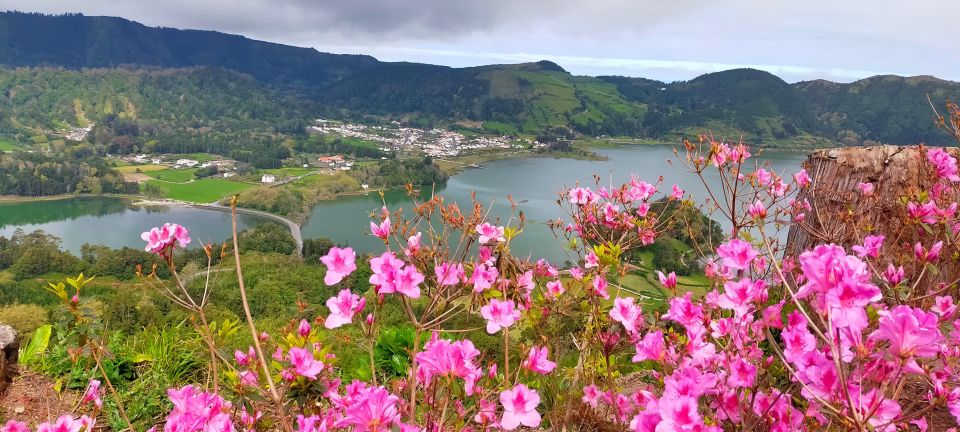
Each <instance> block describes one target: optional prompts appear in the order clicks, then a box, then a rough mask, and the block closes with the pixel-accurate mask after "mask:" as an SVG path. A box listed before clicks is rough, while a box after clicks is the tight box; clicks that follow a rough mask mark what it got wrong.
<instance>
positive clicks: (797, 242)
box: [787, 145, 960, 275]
mask: <svg viewBox="0 0 960 432" xmlns="http://www.w3.org/2000/svg"><path fill="white" fill-rule="evenodd" d="M946 150H947V151H948V152H950V153H951V154H953V155H954V156H955V157H956V156H958V155H960V151H958V149H956V148H950V149H946ZM804 167H805V168H806V170H807V173H808V174H809V175H810V177H811V184H810V186H809V187H807V188H805V189H802V190H801V191H800V192H799V193H798V195H797V200H798V202H803V200H807V201H808V202H809V203H810V206H811V210H809V211H806V212H805V218H804V220H803V221H802V222H800V223H798V224H795V225H793V226H792V227H791V228H790V232H789V234H788V236H787V253H788V254H790V255H792V256H797V255H798V254H800V253H801V252H803V251H804V250H807V249H810V248H812V247H814V246H815V245H817V244H825V243H835V244H838V245H841V246H844V247H846V248H848V250H849V248H850V247H851V246H853V245H855V244H859V243H861V242H862V241H863V238H864V237H865V236H867V235H871V234H883V235H884V236H885V237H886V241H885V243H884V244H885V245H887V246H888V247H885V248H884V249H885V250H887V249H893V248H891V247H894V246H895V247H896V248H899V249H900V250H903V248H901V246H906V245H909V246H910V247H912V245H913V244H914V243H916V242H917V241H919V240H920V239H921V236H920V233H919V232H918V231H917V227H916V226H910V227H908V226H906V221H907V220H908V216H907V212H906V206H905V201H904V200H911V201H915V202H919V203H923V202H925V198H922V196H921V194H922V193H923V192H924V191H929V190H930V189H931V187H932V186H933V184H934V183H935V182H936V180H937V176H936V171H935V169H934V168H933V166H932V165H931V164H930V163H929V162H927V158H926V148H925V147H924V146H906V147H900V146H892V145H883V146H874V147H849V148H834V149H824V150H817V151H815V152H814V153H812V154H810V156H809V157H808V158H807V161H806V162H805V164H804ZM860 183H871V184H873V186H874V192H873V194H872V195H864V194H862V193H861V192H860V190H859V188H858V185H859V184H860ZM926 246H929V245H926ZM908 250H912V249H908ZM881 258H882V260H881V262H882V261H884V260H888V259H892V258H894V257H887V256H881ZM904 258H906V257H900V261H902V260H903V259H904ZM940 264H941V265H942V268H941V271H946V272H952V274H956V275H960V266H958V263H957V261H956V260H949V262H948V261H947V260H944V261H943V262H941V263H940Z"/></svg>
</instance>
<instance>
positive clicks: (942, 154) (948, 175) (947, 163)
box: [927, 147, 960, 182]
mask: <svg viewBox="0 0 960 432" xmlns="http://www.w3.org/2000/svg"><path fill="white" fill-rule="evenodd" d="M927 160H928V161H930V163H931V164H933V165H934V166H935V167H936V168H937V176H939V177H941V178H945V179H948V180H950V181H952V182H960V176H958V175H957V160H956V159H955V158H954V157H953V156H950V154H949V153H947V152H946V151H945V150H944V149H942V148H938V147H933V148H930V149H928V150H927Z"/></svg>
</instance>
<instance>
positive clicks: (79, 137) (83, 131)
mask: <svg viewBox="0 0 960 432" xmlns="http://www.w3.org/2000/svg"><path fill="white" fill-rule="evenodd" d="M93 126H94V124H93V123H90V125H89V126H87V127H76V128H73V129H70V130H68V131H66V132H64V133H62V134H61V135H62V136H63V137H64V138H66V139H68V140H70V141H83V140H84V139H86V138H87V134H89V133H90V131H92V130H93Z"/></svg>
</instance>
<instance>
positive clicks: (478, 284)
mask: <svg viewBox="0 0 960 432" xmlns="http://www.w3.org/2000/svg"><path fill="white" fill-rule="evenodd" d="M499 276H500V272H499V271H498V270H497V268H496V267H494V266H488V265H486V264H477V265H476V267H474V268H473V275H472V276H471V277H470V281H471V282H472V283H473V291H474V292H483V291H486V290H488V289H490V287H492V286H493V283H494V282H496V281H497V277H499Z"/></svg>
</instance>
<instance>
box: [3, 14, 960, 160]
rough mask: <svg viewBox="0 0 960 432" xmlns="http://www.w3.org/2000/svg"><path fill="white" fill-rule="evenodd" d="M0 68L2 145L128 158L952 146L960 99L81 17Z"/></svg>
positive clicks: (44, 31) (8, 26)
mask: <svg viewBox="0 0 960 432" xmlns="http://www.w3.org/2000/svg"><path fill="white" fill-rule="evenodd" d="M0 64H3V65H6V66H8V67H13V68H17V69H7V70H3V71H0V133H2V134H5V135H11V134H14V135H17V137H18V141H20V142H29V141H25V140H24V139H25V138H31V137H35V136H36V135H38V134H41V133H42V132H50V131H58V130H63V129H66V128H68V127H71V126H80V127H82V126H84V124H85V123H86V122H88V121H89V122H95V123H97V124H98V126H97V131H95V132H97V133H99V136H100V138H99V140H100V141H101V142H104V141H107V142H109V143H110V151H113V152H125V151H134V150H144V149H146V150H150V151H169V152H198V151H207V152H213V153H218V154H229V153H230V151H231V150H233V149H234V148H235V147H239V148H243V149H245V150H249V151H250V152H252V153H260V152H262V149H263V148H264V147H265V146H276V144H277V143H278V142H280V141H281V137H287V136H297V135H299V134H303V128H304V126H306V124H307V122H308V121H309V119H311V118H313V117H314V116H316V115H321V116H325V117H331V118H353V119H356V118H362V117H365V116H370V115H376V116H378V117H380V118H389V119H398V120H402V121H404V122H407V123H408V124H411V125H414V126H421V127H433V126H437V125H440V126H443V125H450V124H453V123H456V122H458V121H463V120H469V121H479V122H482V123H483V124H484V129H486V130H488V131H489V132H492V133H528V134H531V135H536V134H537V133H540V132H542V131H544V130H547V129H551V128H568V129H570V130H573V131H576V132H579V133H582V134H586V135H591V136H599V135H613V136H635V137H646V138H660V139H670V140H672V139H673V138H676V137H677V136H678V135H689V134H692V133H697V132H702V131H705V130H710V131H714V132H717V133H720V134H723V135H729V136H739V135H740V134H741V133H743V134H744V136H745V138H746V139H748V140H750V141H751V142H753V143H755V144H761V145H786V146H806V147H810V146H818V145H834V144H835V143H840V144H842V145H863V144H871V143H876V142H882V143H891V144H913V143H918V142H925V143H928V144H946V142H945V138H944V137H943V136H942V135H940V134H938V133H937V132H936V129H935V127H934V125H933V122H932V115H931V113H930V108H929V105H928V104H927V101H926V96H927V95H930V97H931V98H932V99H933V102H934V104H935V105H937V106H942V104H943V102H944V101H945V100H946V99H953V100H956V99H958V98H960V83H956V82H952V81H945V80H939V79H936V78H932V77H910V78H903V77H896V76H878V77H872V78H867V79H864V80H861V81H857V82H854V83H850V84H842V83H832V82H827V81H822V80H821V81H811V82H800V83H794V84H790V83H787V82H785V81H783V80H782V79H780V78H778V77H776V76H774V75H772V74H769V73H767V72H762V71H757V70H751V69H737V70H730V71H725V72H718V73H711V74H706V75H703V76H700V77H697V78H694V79H692V80H689V81H682V82H674V83H665V82H660V81H655V80H649V79H644V78H629V77H612V76H603V77H585V76H575V75H571V74H569V73H567V72H566V71H565V70H564V69H563V68H562V67H560V66H559V65H557V64H555V63H552V62H548V61H541V62H536V63H526V64H516V65H491V66H481V67H471V68H450V67H445V66H436V65H428V64H415V63H390V62H379V61H377V60H376V59H374V58H372V57H368V56H358V55H335V54H326V53H320V52H317V51H316V50H313V49H308V48H298V47H291V46H284V45H280V44H274V43H268V42H260V41H254V40H250V39H247V38H244V37H241V36H236V35H228V34H223V33H218V32H210V31H195V30H176V29H169V28H150V27H146V26H143V25H141V24H138V23H135V22H132V21H128V20H124V19H122V18H111V17H87V16H83V15H79V14H75V15H61V16H46V15H40V14H24V13H14V12H8V13H0ZM24 67H31V68H41V69H29V68H28V69H23V68H24ZM121 67H125V68H128V69H119V68H121ZM60 68H65V69H60ZM113 115H116V116H117V118H118V120H117V121H110V116H113ZM94 136H95V137H96V136H97V134H94ZM148 145H149V147H146V146H148ZM252 162H254V163H255V164H256V165H260V166H264V167H265V166H269V165H270V162H269V161H267V160H263V161H259V162H257V161H252Z"/></svg>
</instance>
